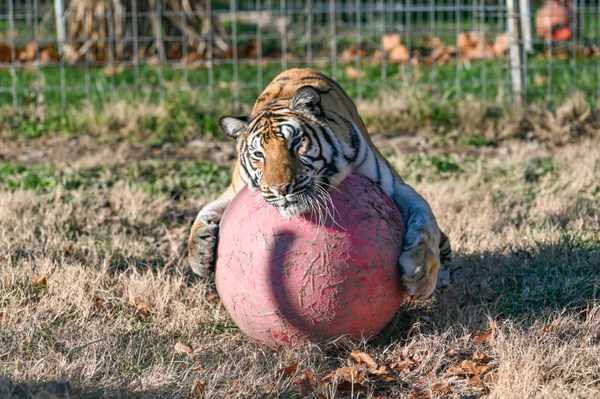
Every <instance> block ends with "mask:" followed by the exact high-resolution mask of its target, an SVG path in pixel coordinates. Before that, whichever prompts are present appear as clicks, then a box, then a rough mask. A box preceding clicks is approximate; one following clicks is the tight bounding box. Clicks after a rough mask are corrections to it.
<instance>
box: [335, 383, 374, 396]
mask: <svg viewBox="0 0 600 399" xmlns="http://www.w3.org/2000/svg"><path fill="white" fill-rule="evenodd" d="M336 389H337V391H338V392H341V393H347V392H353V393H358V392H367V387H365V386H364V385H361V384H359V383H357V382H351V381H347V380H345V381H341V382H340V383H338V384H337V386H336Z"/></svg>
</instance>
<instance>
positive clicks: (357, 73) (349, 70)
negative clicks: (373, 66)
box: [346, 66, 366, 80]
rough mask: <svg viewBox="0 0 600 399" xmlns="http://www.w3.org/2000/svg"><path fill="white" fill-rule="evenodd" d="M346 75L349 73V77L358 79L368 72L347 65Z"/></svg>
mask: <svg viewBox="0 0 600 399" xmlns="http://www.w3.org/2000/svg"><path fill="white" fill-rule="evenodd" d="M346 75H348V78H350V79H351V80H358V79H360V78H362V77H364V76H365V75H366V73H365V71H362V70H359V69H356V68H354V67H351V66H347V67H346Z"/></svg>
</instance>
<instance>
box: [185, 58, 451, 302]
mask: <svg viewBox="0 0 600 399" xmlns="http://www.w3.org/2000/svg"><path fill="white" fill-rule="evenodd" d="M220 124H221V128H222V129H223V131H224V132H225V133H226V134H228V135H229V136H231V137H233V138H235V139H236V141H237V151H238V159H237V162H236V164H235V167H234V170H233V177H232V182H231V185H230V186H229V188H227V190H226V191H225V192H224V193H223V194H221V196H219V198H217V199H216V200H215V201H213V202H211V203H209V204H208V205H206V206H205V207H204V208H203V209H202V210H200V212H199V214H198V216H197V218H196V221H195V222H194V225H193V226H192V230H191V234H190V239H189V261H190V265H191V267H192V269H193V270H194V271H195V272H196V273H198V274H201V275H206V274H208V273H209V271H210V269H211V268H212V266H213V263H214V261H215V251H216V243H217V239H218V228H219V221H220V219H221V216H222V214H223V212H224V211H225V209H226V208H227V206H228V205H229V203H230V202H231V200H232V199H233V197H234V196H235V194H236V192H238V191H239V190H240V189H241V188H242V187H243V186H244V185H248V186H249V187H251V188H253V189H256V190H260V191H261V193H262V195H263V197H264V199H265V200H266V201H267V202H268V203H269V204H271V205H272V206H274V207H275V208H276V209H277V210H279V212H280V213H281V214H283V215H284V216H290V215H295V214H300V213H303V212H305V211H308V210H310V209H312V208H313V206H314V202H316V201H318V199H319V198H320V197H321V196H322V195H324V194H326V192H327V190H328V189H329V188H330V187H332V186H335V185H336V184H338V183H339V182H341V181H342V180H343V179H344V178H345V177H346V176H347V175H348V174H349V173H351V172H352V171H356V172H358V173H360V174H362V175H364V176H366V177H368V178H370V179H371V180H372V181H374V182H375V183H377V184H379V185H380V186H381V188H382V189H383V191H385V192H386V193H387V194H388V195H389V196H390V197H391V198H392V199H393V200H394V203H395V204H396V205H397V206H398V208H399V209H400V211H401V213H402V217H403V218H404V221H405V224H406V227H407V232H406V237H405V242H404V246H403V248H402V253H401V255H400V258H399V259H398V265H399V267H400V270H401V273H402V280H403V285H404V286H405V288H406V290H407V293H408V294H409V295H412V296H413V297H414V298H415V299H418V298H425V297H428V296H429V295H431V293H432V292H433V290H434V289H435V286H436V281H437V275H438V271H439V269H440V265H441V260H440V258H442V260H445V259H447V258H449V255H450V245H449V242H448V239H447V237H446V236H445V235H444V234H443V233H442V232H441V231H440V230H439V228H438V225H437V222H436V219H435V217H434V215H433V213H432V211H431V208H430V207H429V205H428V204H427V202H426V201H425V200H424V199H423V198H422V197H421V196H420V195H419V194H417V193H416V192H415V191H414V190H413V189H412V188H411V187H410V186H408V185H406V184H405V183H404V182H403V180H402V178H401V177H400V176H399V175H398V173H396V171H395V170H394V169H393V168H392V167H391V165H390V164H389V163H388V162H387V160H386V159H385V158H384V157H383V155H382V154H381V153H380V152H379V150H378V149H377V148H376V147H375V146H374V145H373V143H372V142H371V139H370V138H369V134H368V132H367V129H366V127H365V125H364V123H363V121H362V119H361V118H360V116H359V115H358V111H357V110H356V106H355V105H354V103H353V102H352V100H351V99H350V98H349V97H348V96H347V95H346V93H345V92H344V90H343V89H342V88H341V87H340V86H339V85H338V84H337V83H336V82H335V81H333V80H332V79H330V78H328V77H327V76H325V75H323V74H321V73H319V72H317V71H315V70H312V69H290V70H287V71H285V72H282V73H281V74H280V75H278V76H277V77H276V78H275V79H274V80H273V81H272V82H271V83H270V84H269V86H267V88H266V89H265V90H264V91H263V93H262V94H261V95H260V96H259V97H258V99H257V101H256V103H255V104H254V107H253V108H252V111H251V113H250V115H249V116H248V118H247V119H240V118H234V117H229V116H227V117H223V118H221V120H220Z"/></svg>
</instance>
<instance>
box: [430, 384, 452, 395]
mask: <svg viewBox="0 0 600 399" xmlns="http://www.w3.org/2000/svg"><path fill="white" fill-rule="evenodd" d="M431 390H432V391H433V393H434V394H437V395H442V394H448V393H450V392H451V390H450V387H449V386H448V385H447V384H446V383H444V382H436V383H435V384H433V385H432V386H431Z"/></svg>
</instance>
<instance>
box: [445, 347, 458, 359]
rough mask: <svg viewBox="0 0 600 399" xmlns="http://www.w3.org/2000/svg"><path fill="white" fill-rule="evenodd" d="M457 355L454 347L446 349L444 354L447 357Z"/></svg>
mask: <svg viewBox="0 0 600 399" xmlns="http://www.w3.org/2000/svg"><path fill="white" fill-rule="evenodd" d="M457 355H458V352H457V351H456V349H452V348H451V349H448V350H447V351H446V356H448V357H456V356H457Z"/></svg>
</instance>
